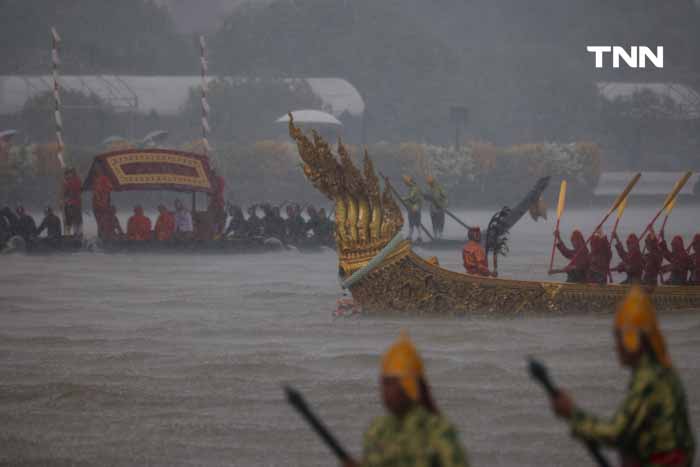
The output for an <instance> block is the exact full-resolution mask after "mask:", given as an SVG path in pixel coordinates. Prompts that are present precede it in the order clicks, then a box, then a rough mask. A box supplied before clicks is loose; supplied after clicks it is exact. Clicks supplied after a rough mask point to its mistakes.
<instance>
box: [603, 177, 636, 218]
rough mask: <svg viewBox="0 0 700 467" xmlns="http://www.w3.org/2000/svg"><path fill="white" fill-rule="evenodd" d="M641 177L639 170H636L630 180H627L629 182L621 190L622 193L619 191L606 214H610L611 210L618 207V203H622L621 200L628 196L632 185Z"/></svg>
mask: <svg viewBox="0 0 700 467" xmlns="http://www.w3.org/2000/svg"><path fill="white" fill-rule="evenodd" d="M641 177H642V173H641V172H637V173H636V174H635V175H634V177H632V180H630V181H629V183H628V184H627V186H626V187H625V189H624V190H623V191H622V193H620V195H619V196H618V197H617V199H616V200H615V202H614V203H613V205H612V206H611V207H610V211H608V215H610V214H612V213H613V211H615V210H616V209H617V208H618V207H620V204H622V202H623V201H624V200H626V199H627V196H629V194H630V192H631V191H632V189H633V188H634V186H635V185H636V184H637V182H638V181H639V179H640V178H641Z"/></svg>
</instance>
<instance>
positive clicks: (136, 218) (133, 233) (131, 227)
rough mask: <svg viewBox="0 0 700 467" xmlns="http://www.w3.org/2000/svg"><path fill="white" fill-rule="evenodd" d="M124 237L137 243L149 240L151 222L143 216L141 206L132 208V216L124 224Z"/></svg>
mask: <svg viewBox="0 0 700 467" xmlns="http://www.w3.org/2000/svg"><path fill="white" fill-rule="evenodd" d="M126 237H127V238H128V239H129V240H138V241H140V240H150V239H151V220H150V219H149V218H148V217H146V216H144V215H143V208H142V207H141V206H138V205H137V206H136V207H134V215H133V216H131V217H130V218H129V222H128V223H127V224H126Z"/></svg>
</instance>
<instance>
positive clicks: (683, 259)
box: [659, 235, 691, 285]
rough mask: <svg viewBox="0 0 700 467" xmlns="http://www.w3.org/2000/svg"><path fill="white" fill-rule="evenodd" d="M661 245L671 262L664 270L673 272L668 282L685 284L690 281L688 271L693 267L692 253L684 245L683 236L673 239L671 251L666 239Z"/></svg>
mask: <svg viewBox="0 0 700 467" xmlns="http://www.w3.org/2000/svg"><path fill="white" fill-rule="evenodd" d="M659 246H660V249H661V253H662V254H663V256H664V258H665V259H666V261H668V262H669V264H668V266H667V267H665V268H663V269H664V272H666V271H670V272H671V277H670V278H669V280H668V284H670V285H685V284H686V283H687V282H688V271H690V269H691V262H690V255H689V254H688V252H687V251H686V250H685V246H684V245H683V238H682V237H681V236H680V235H676V236H675V237H673V240H671V251H669V250H668V246H667V245H666V242H665V241H661V243H660V245H659Z"/></svg>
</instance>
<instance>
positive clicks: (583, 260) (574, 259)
mask: <svg viewBox="0 0 700 467" xmlns="http://www.w3.org/2000/svg"><path fill="white" fill-rule="evenodd" d="M554 237H555V242H556V245H557V249H558V250H559V252H560V253H561V254H562V255H564V257H565V258H566V259H568V260H570V261H571V263H569V265H568V266H566V267H565V268H564V269H560V270H556V271H552V272H565V273H566V282H586V280H587V279H588V268H589V265H590V257H589V256H590V254H589V253H588V247H587V246H586V239H585V238H583V234H582V233H581V231H580V230H574V231H573V232H572V233H571V246H572V248H568V247H567V246H566V245H565V244H564V241H563V240H562V238H561V235H560V234H559V231H558V230H555V231H554Z"/></svg>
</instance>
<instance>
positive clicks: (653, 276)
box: [642, 230, 664, 285]
mask: <svg viewBox="0 0 700 467" xmlns="http://www.w3.org/2000/svg"><path fill="white" fill-rule="evenodd" d="M644 246H645V248H646V250H647V252H646V253H644V256H643V259H644V273H642V284H644V285H657V284H658V281H659V272H661V263H662V262H663V260H664V257H663V253H662V252H661V249H660V248H659V241H658V240H657V238H656V234H655V233H654V231H653V230H652V231H650V232H649V234H648V235H647V236H646V238H645V239H644Z"/></svg>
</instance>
